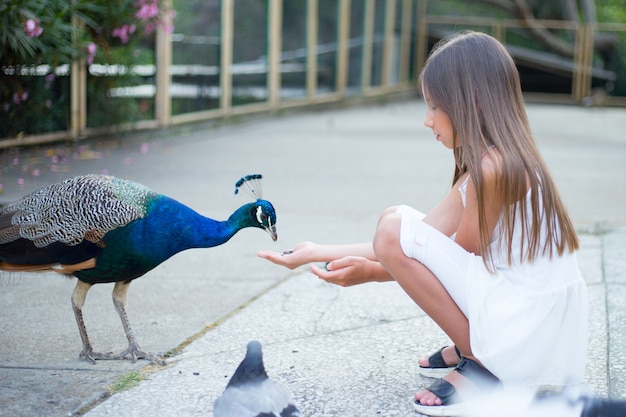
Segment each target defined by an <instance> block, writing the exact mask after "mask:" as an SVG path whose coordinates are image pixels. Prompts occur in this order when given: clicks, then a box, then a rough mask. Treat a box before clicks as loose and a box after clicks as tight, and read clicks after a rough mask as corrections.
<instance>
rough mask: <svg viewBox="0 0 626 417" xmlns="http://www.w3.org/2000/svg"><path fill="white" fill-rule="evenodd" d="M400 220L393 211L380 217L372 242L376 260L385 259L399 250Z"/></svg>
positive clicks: (400, 217) (399, 216)
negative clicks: (395, 250)
mask: <svg viewBox="0 0 626 417" xmlns="http://www.w3.org/2000/svg"><path fill="white" fill-rule="evenodd" d="M388 210H389V209H388ZM383 214H384V212H383ZM401 220H402V216H401V215H400V214H398V213H396V212H395V210H394V211H390V212H389V213H387V214H386V215H385V216H382V215H381V218H380V220H379V222H378V226H377V227H376V233H375V234H374V241H373V247H374V254H375V255H376V258H377V259H379V260H381V258H387V257H388V256H389V254H390V252H392V251H394V249H400V222H401Z"/></svg>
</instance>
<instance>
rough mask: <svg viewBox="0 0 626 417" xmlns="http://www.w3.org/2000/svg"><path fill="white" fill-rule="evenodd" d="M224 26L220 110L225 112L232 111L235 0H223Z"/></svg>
mask: <svg viewBox="0 0 626 417" xmlns="http://www.w3.org/2000/svg"><path fill="white" fill-rule="evenodd" d="M221 5H222V15H221V19H222V28H221V45H220V110H221V112H222V113H223V114H228V113H230V110H231V107H232V88H233V77H232V73H231V66H232V63H233V30H234V29H233V25H234V12H235V11H234V9H235V5H234V0H222V2H221Z"/></svg>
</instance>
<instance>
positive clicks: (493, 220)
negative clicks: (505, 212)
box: [455, 156, 503, 255]
mask: <svg viewBox="0 0 626 417" xmlns="http://www.w3.org/2000/svg"><path fill="white" fill-rule="evenodd" d="M497 172H498V166H497V161H496V160H494V159H491V158H490V157H489V156H486V157H483V162H482V173H483V184H482V188H483V195H484V199H485V215H486V220H487V236H491V235H492V234H493V230H494V228H495V227H496V224H497V223H498V220H499V219H500V213H501V212H502V207H503V201H502V197H501V195H500V193H498V188H497ZM466 195H467V198H466V205H465V209H464V210H463V214H462V216H461V218H460V221H459V224H458V229H457V231H456V237H455V241H456V242H457V243H458V244H459V245H461V246H462V247H463V248H465V250H467V251H468V252H472V253H474V254H476V255H482V253H481V252H482V250H481V248H480V240H479V236H480V229H479V224H478V210H479V208H478V195H477V190H476V188H475V186H474V183H473V181H472V179H471V178H470V179H469V181H468V183H467V194H466Z"/></svg>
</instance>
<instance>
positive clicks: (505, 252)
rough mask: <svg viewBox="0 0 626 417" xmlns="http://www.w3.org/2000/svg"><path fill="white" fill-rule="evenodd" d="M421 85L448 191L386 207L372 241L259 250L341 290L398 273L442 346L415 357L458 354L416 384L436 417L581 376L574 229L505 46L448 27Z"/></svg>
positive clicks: (583, 300)
mask: <svg viewBox="0 0 626 417" xmlns="http://www.w3.org/2000/svg"><path fill="white" fill-rule="evenodd" d="M420 86H421V90H422V93H423V95H424V99H425V101H426V104H427V105H428V112H427V115H426V120H425V122H424V124H425V126H426V127H428V128H430V129H432V131H433V133H434V134H435V138H436V140H438V141H440V142H441V143H442V144H443V146H445V147H446V148H449V149H451V150H452V151H453V155H454V161H455V171H454V176H453V182H452V183H453V185H452V189H451V191H450V193H449V194H448V195H447V196H446V198H445V199H444V200H443V201H441V203H439V204H438V205H437V206H436V207H435V208H434V209H433V210H432V211H430V212H429V213H428V214H426V215H424V214H422V213H420V212H418V211H417V210H415V209H412V208H410V207H407V206H397V207H391V208H389V209H387V210H385V211H384V212H383V213H382V214H381V216H380V218H379V221H378V225H377V228H376V233H375V235H374V239H373V242H371V243H363V244H354V245H319V244H315V243H312V242H304V243H301V244H298V245H296V246H295V247H294V248H293V249H292V250H290V251H287V252H284V253H282V254H280V253H275V252H269V251H263V252H260V253H259V256H260V257H262V258H265V259H268V260H270V261H272V262H274V263H276V264H279V265H283V266H286V267H289V268H295V267H297V266H300V265H303V264H305V263H310V262H329V263H328V265H327V269H328V270H324V269H321V268H318V267H317V266H315V265H313V266H311V270H312V272H313V273H314V274H316V275H317V276H318V277H320V278H322V279H324V280H326V281H328V282H332V283H335V284H339V285H344V286H347V285H355V284H361V283H364V282H371V281H389V280H395V281H396V282H398V283H399V284H400V285H401V286H402V288H403V289H404V290H405V291H406V293H407V294H408V295H409V296H410V297H411V298H412V299H413V300H414V301H415V302H416V303H417V304H418V305H419V306H420V307H421V308H422V310H424V311H425V312H426V313H427V314H428V315H429V316H430V317H431V318H432V319H433V320H434V321H435V322H436V323H437V324H438V325H439V326H440V327H441V329H442V330H443V331H444V332H445V333H446V334H447V335H448V336H449V337H450V339H451V340H452V341H453V342H454V346H451V347H449V348H448V349H444V350H443V351H440V352H439V353H438V354H436V355H433V356H431V358H430V360H422V361H421V362H420V365H421V366H422V367H424V368H429V367H434V366H439V367H442V366H443V367H446V366H448V365H454V364H456V363H458V365H457V366H456V368H454V369H453V368H450V372H449V373H448V375H446V376H445V377H444V378H443V379H440V380H438V381H437V382H435V383H434V384H433V385H431V386H430V387H429V388H428V389H426V390H423V391H421V392H417V393H416V394H415V407H416V409H418V411H420V412H421V413H424V414H436V415H448V414H446V413H452V412H453V411H452V410H442V408H441V407H443V406H449V405H450V404H454V403H456V402H459V401H460V398H462V397H465V399H468V397H471V396H472V395H473V393H474V392H476V390H477V389H478V390H482V389H486V388H488V387H493V386H499V385H501V384H502V385H504V386H506V387H513V386H515V387H520V386H526V387H528V386H540V385H565V384H577V383H581V382H582V381H583V377H584V370H585V357H586V350H587V349H586V341H587V332H586V329H587V292H586V285H585V283H584V281H583V279H582V278H581V275H580V272H579V270H578V265H577V260H576V255H575V251H576V250H577V249H578V238H577V236H576V232H575V230H574V227H573V225H572V222H571V221H570V219H569V217H568V215H567V212H566V210H565V207H564V205H563V203H562V201H561V199H560V197H559V195H558V193H557V190H556V187H555V185H554V182H553V180H552V178H551V176H550V174H549V172H548V169H547V167H546V165H545V163H544V161H543V159H542V157H541V156H540V154H539V152H538V150H537V147H536V145H535V141H534V138H533V136H532V134H531V131H530V128H529V125H528V119H527V117H526V112H525V109H524V103H523V99H522V93H521V88H520V82H519V75H518V73H517V69H516V67H515V65H514V62H513V60H512V58H511V56H510V55H509V54H508V52H507V51H506V49H505V48H504V46H503V45H502V44H500V43H499V42H498V41H497V40H495V39H494V38H492V37H491V36H489V35H486V34H482V33H476V32H465V33H461V34H457V35H454V36H452V37H450V38H448V39H445V40H443V41H441V42H440V43H439V44H438V45H436V47H435V48H434V49H433V52H431V55H430V56H429V58H428V60H427V62H426V64H425V67H424V69H423V71H422V73H421V75H420ZM456 352H458V355H457V353H456ZM437 359H438V360H437ZM434 362H438V363H434ZM459 394H460V395H459ZM442 413H443V414H442Z"/></svg>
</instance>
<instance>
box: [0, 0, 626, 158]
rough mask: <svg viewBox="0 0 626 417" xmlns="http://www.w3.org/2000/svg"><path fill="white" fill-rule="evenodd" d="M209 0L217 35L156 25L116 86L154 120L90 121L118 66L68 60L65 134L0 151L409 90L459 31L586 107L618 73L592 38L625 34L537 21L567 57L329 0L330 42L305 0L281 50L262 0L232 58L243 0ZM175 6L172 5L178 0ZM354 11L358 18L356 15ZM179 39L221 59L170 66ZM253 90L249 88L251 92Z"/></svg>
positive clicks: (495, 31) (512, 27)
mask: <svg viewBox="0 0 626 417" xmlns="http://www.w3.org/2000/svg"><path fill="white" fill-rule="evenodd" d="M215 1H217V2H218V3H219V10H220V16H219V36H217V38H216V39H210V38H208V37H201V36H200V37H199V36H195V37H194V36H192V35H190V34H185V33H180V32H179V29H178V28H177V30H176V31H175V32H174V33H172V34H170V33H167V32H166V31H165V30H163V29H161V28H160V29H159V30H158V32H157V36H156V42H155V46H154V48H155V57H156V59H155V62H154V65H147V66H143V67H142V68H135V69H134V71H135V72H137V73H139V74H142V75H145V80H148V81H146V83H145V85H141V86H136V87H135V88H130V89H121V90H120V91H118V92H116V94H117V95H118V96H119V95H131V96H142V97H145V98H146V99H147V100H150V101H151V105H153V108H154V111H153V112H152V113H151V116H152V117H150V118H148V119H146V120H140V121H137V122H134V123H132V124H127V125H124V126H116V127H89V117H90V114H89V109H88V93H87V91H88V82H89V79H90V77H95V76H98V71H99V70H100V71H108V73H109V75H110V74H111V72H112V73H115V71H116V69H115V67H114V66H109V67H106V68H100V69H98V67H96V66H88V65H86V64H85V62H84V60H80V61H76V62H74V63H73V64H72V65H71V68H70V69H69V74H68V76H69V78H70V87H69V89H70V93H71V105H70V107H71V110H70V113H71V114H70V115H69V118H68V119H69V121H68V126H67V130H64V131H60V132H49V133H45V134H39V135H30V136H29V135H23V136H21V137H19V138H6V139H3V140H0V147H8V146H17V145H23V144H32V143H45V142H50V141H58V140H66V139H71V140H76V139H79V138H83V137H88V136H93V135H98V134H103V133H109V132H113V131H115V130H119V129H125V130H136V129H156V128H164V127H169V126H173V125H179V124H183V123H190V122H198V121H204V120H210V119H217V118H226V117H231V116H234V115H243V114H250V113H254V112H268V111H276V110H281V109H286V108H294V107H306V106H311V105H319V104H323V103H331V102H341V101H344V100H348V99H350V100H363V99H367V98H370V97H376V96H383V95H390V94H395V93H406V92H412V91H416V89H417V86H416V78H417V74H418V73H419V71H420V68H421V66H422V65H423V63H424V61H425V59H426V56H427V53H428V49H429V47H430V46H431V45H432V43H433V42H434V41H435V40H436V39H437V38H438V37H439V36H442V35H445V34H446V33H450V32H452V31H456V30H460V29H464V28H471V29H477V30H483V31H485V32H488V33H491V34H492V35H493V36H495V37H496V38H498V39H500V40H501V41H503V42H504V43H505V44H507V47H509V50H510V51H511V53H512V55H513V56H514V58H515V59H516V62H518V63H519V65H524V66H527V67H529V68H533V69H534V70H538V71H543V72H545V73H546V74H552V75H555V74H556V75H555V76H559V77H562V78H563V79H565V80H569V79H571V84H570V85H569V86H568V88H569V91H567V92H565V94H563V93H560V94H550V95H547V94H542V95H541V96H540V97H541V98H542V99H544V100H554V99H555V98H557V99H559V100H565V101H569V102H573V103H584V102H585V100H587V99H589V97H593V92H594V82H595V83H597V82H598V81H600V82H606V83H607V85H610V83H612V82H614V79H613V78H614V77H615V76H616V74H614V73H611V71H608V70H604V69H602V68H594V51H593V39H594V34H595V33H597V32H598V31H610V32H616V33H625V32H626V25H620V24H606V23H597V24H594V25H584V24H575V23H571V22H563V21H534V22H533V23H534V24H535V25H538V26H540V27H542V28H546V29H552V30H561V31H567V32H569V33H571V36H573V38H574V39H575V48H574V50H575V51H576V52H575V55H574V56H573V58H571V59H565V58H558V57H555V56H554V54H547V53H545V52H543V51H541V48H539V47H538V48H535V49H528V48H522V47H519V46H516V45H515V44H514V43H509V38H514V37H515V36H516V33H519V32H520V31H521V30H524V29H526V26H527V24H525V23H523V22H520V21H517V20H493V19H488V18H479V17H473V18H468V17H449V16H440V15H429V14H428V13H427V1H426V0H360V1H356V0H352V1H351V0H332V2H331V3H332V4H333V5H335V6H336V9H334V11H333V13H336V15H333V16H334V19H335V20H336V26H334V25H333V26H334V27H333V28H332V30H333V31H334V34H333V39H332V41H330V42H327V41H324V40H322V37H321V36H320V33H321V32H320V31H322V30H326V29H328V28H321V27H320V10H321V8H324V7H328V4H329V3H328V2H324V1H325V0H306V16H305V17H304V19H305V21H306V25H305V27H304V28H303V37H302V42H301V43H302V45H301V47H300V48H295V49H291V50H286V49H285V48H284V46H283V41H284V36H285V33H284V31H285V26H286V21H285V15H284V11H285V3H284V0H266V1H267V9H266V10H265V11H264V13H266V15H265V16H264V17H263V19H260V21H261V24H265V25H266V27H265V28H264V30H265V33H266V35H267V40H266V46H265V48H264V50H263V51H259V54H258V55H259V58H258V59H256V60H248V61H239V60H237V58H236V52H237V48H238V46H237V45H236V42H235V35H236V22H237V19H238V15H237V13H240V12H239V11H238V10H239V9H237V7H236V6H237V2H238V1H240V0H221V1H218V0H215ZM322 2H324V3H322ZM173 6H174V7H176V4H175V2H174V4H173ZM355 13H358V14H359V16H358V19H355V16H354V14H355ZM288 18H291V17H288ZM354 22H357V24H355V23H354ZM185 42H197V43H200V44H202V45H203V47H204V48H208V47H209V46H211V45H212V46H211V47H213V48H214V50H215V55H216V56H219V62H218V63H216V64H215V65H206V64H198V65H194V64H193V63H189V62H186V63H179V62H176V58H175V55H176V54H175V52H176V51H178V50H179V49H178V48H180V50H182V49H184V47H185V45H184V44H185ZM192 55H193V54H192ZM244 74H245V75H244ZM621 76H624V75H623V74H622V75H621ZM245 77H247V78H245ZM612 77H613V78H612ZM244 78H245V79H246V80H247V81H245V83H246V87H245V88H246V89H247V90H246V91H247V93H246V94H247V95H248V96H254V98H253V99H248V100H238V94H239V93H240V91H243V90H242V89H243V88H244V87H243V85H241V83H240V81H241V80H242V79H244ZM292 79H296V80H300V81H299V82H300V84H299V87H298V86H296V87H297V88H295V89H294V87H293V86H292V85H291V83H292V81H288V80H292ZM186 80H188V82H186ZM198 80H200V81H198ZM251 80H255V81H254V82H256V83H257V84H258V85H256V86H251V85H250V84H251V83H252V84H254V82H253V81H251ZM253 88H254V91H255V93H254V94H252V93H251V91H252V89H253ZM116 94H111V97H108V98H107V100H114V99H115V97H114V96H115V95H116ZM185 100H187V101H185ZM189 100H192V102H189ZM209 102H212V103H213V104H207V105H205V106H204V107H203V105H204V104H203V103H205V104H206V103H209ZM112 103H114V101H112ZM173 103H175V104H176V106H173ZM198 103H199V104H198ZM602 104H610V105H626V100H625V99H624V98H623V97H607V98H606V100H604V101H603V103H602ZM190 106H191V107H192V108H191V110H189V109H188V108H189V107H190ZM194 106H195V107H194Z"/></svg>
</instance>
